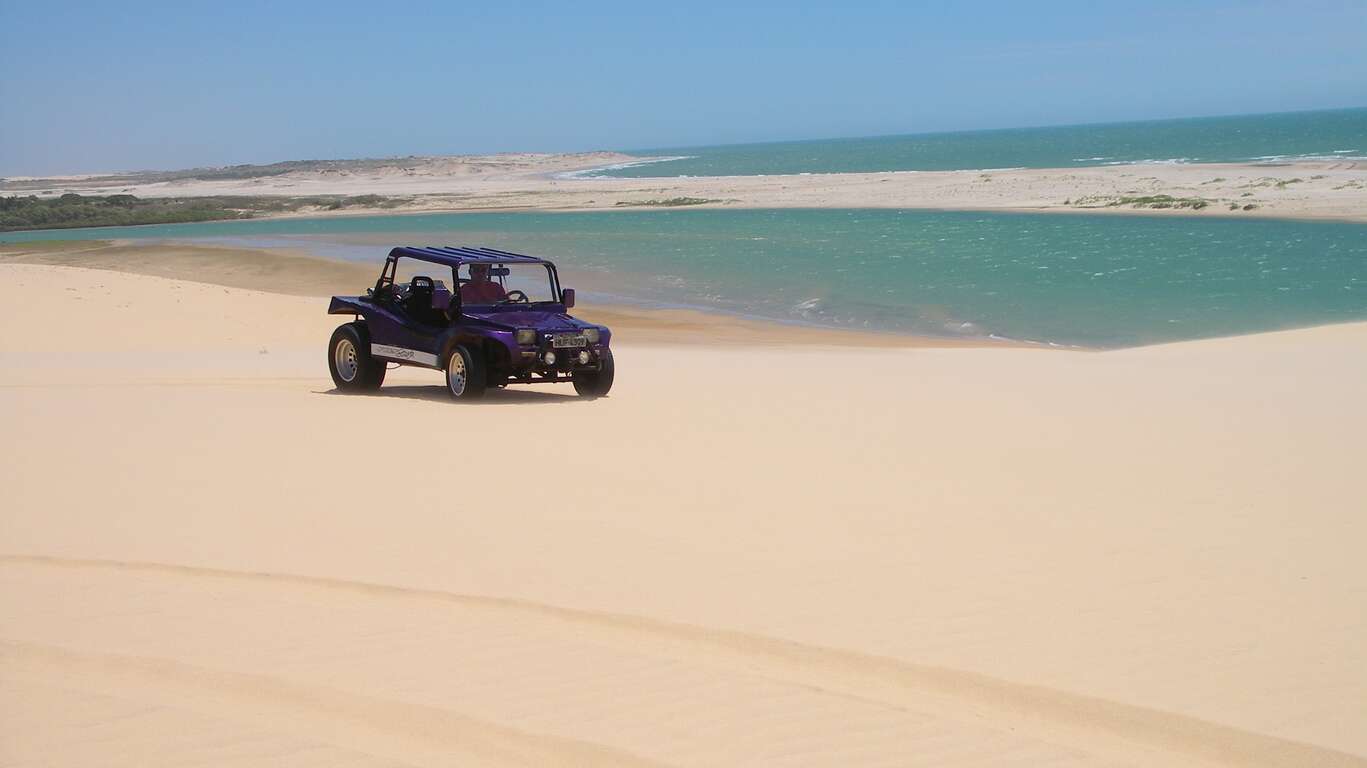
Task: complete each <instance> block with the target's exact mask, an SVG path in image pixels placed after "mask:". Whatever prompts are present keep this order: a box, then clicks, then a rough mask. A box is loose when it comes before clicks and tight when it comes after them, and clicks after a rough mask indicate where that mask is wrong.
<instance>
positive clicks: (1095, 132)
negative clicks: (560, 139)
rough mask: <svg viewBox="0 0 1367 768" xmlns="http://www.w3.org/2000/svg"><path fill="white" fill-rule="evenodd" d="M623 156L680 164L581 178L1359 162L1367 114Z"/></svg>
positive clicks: (1366, 147) (1366, 145) (1365, 145)
mask: <svg viewBox="0 0 1367 768" xmlns="http://www.w3.org/2000/svg"><path fill="white" fill-rule="evenodd" d="M625 151H627V152H628V153H630V154H633V155H639V156H645V157H650V158H676V159H665V160H662V161H659V160H657V161H655V162H648V163H640V164H630V165H626V166H619V167H612V168H607V169H599V170H595V171H589V172H581V173H580V174H578V175H581V176H586V177H592V176H608V177H634V178H642V177H657V176H756V175H773V174H789V173H863V172H877V171H950V170H960V169H972V168H1069V167H1081V166H1092V165H1108V164H1121V163H1137V162H1148V163H1226V162H1278V161H1283V160H1289V159H1300V158H1321V157H1323V158H1358V159H1362V158H1367V108H1361V109H1340V110H1329V111H1317V112H1287V113H1279V114H1269V115H1241V116H1237V117H1208V118H1187V119H1181V120H1160V121H1145V122H1135V123H1111V124H1105V125H1072V126H1056V127H1049V128H1013V129H1007V130H992V131H960V132H954V133H926V134H916V135H908V136H880V137H874V138H861V139H830V140H821V141H788V142H777V143H769V144H736V145H728V146H714V147H666V148H656V149H637V150H625Z"/></svg>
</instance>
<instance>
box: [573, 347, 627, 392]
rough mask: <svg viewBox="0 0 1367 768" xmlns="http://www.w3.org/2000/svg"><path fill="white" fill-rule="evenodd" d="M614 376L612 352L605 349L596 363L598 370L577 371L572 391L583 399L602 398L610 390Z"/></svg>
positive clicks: (615, 370)
mask: <svg viewBox="0 0 1367 768" xmlns="http://www.w3.org/2000/svg"><path fill="white" fill-rule="evenodd" d="M616 374H617V368H616V366H615V365H614V364H613V362H612V350H610V349H605V350H603V355H602V357H601V359H600V360H599V361H598V370H596V371H579V372H576V373H575V374H574V391H575V392H578V393H579V394H581V395H583V396H584V397H602V396H603V395H606V394H607V393H608V390H610V389H612V379H613V377H614V376H615V375H616Z"/></svg>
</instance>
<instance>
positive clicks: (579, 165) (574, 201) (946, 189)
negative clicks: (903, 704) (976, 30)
mask: <svg viewBox="0 0 1367 768" xmlns="http://www.w3.org/2000/svg"><path fill="white" fill-rule="evenodd" d="M632 159H633V158H632V157H631V156H628V155H622V154H619V153H610V152H596V153H582V154H574V155H530V154H513V155H493V156H473V157H435V158H404V159H402V160H394V161H384V162H381V161H346V162H348V163H352V164H353V165H354V166H355V167H352V166H350V165H345V164H343V165H342V167H341V168H340V169H339V168H323V169H318V170H304V171H290V172H288V173H281V174H277V175H269V176H259V177H254V178H240V179H226V180H207V181H206V180H203V179H197V178H176V179H174V180H169V181H168V180H161V179H160V175H159V174H142V175H138V174H132V175H124V176H118V177H110V178H100V177H90V176H68V177H61V178H56V179H31V178H11V179H4V180H0V194H24V195H27V194H37V195H41V196H52V195H59V194H64V193H68V192H74V193H77V194H104V195H108V194H133V195H137V196H139V197H154V198H155V197H202V196H210V195H278V196H287V197H300V196H309V195H384V196H388V197H395V198H403V199H402V201H400V202H398V203H396V204H395V206H394V207H388V208H383V209H379V208H367V207H364V206H349V207H348V208H347V209H346V210H345V211H340V212H339V211H328V210H325V209H323V208H317V209H307V208H306V209H303V210H300V211H297V212H294V213H290V214H285V215H294V216H299V215H307V216H317V215H356V214H364V213H376V212H383V213H391V214H392V213H395V212H403V211H410V212H416V211H472V210H596V209H613V210H616V209H623V208H628V209H630V208H641V207H648V208H655V207H660V206H661V204H662V203H668V202H669V201H675V202H677V201H678V200H679V199H680V198H688V199H690V204H691V205H695V207H713V208H717V207H728V208H926V209H946V210H1001V211H1035V212H1056V213H1067V212H1084V213H1131V214H1133V213H1139V214H1145V215H1165V214H1177V215H1188V216H1189V215H1198V216H1229V217H1239V218H1256V217H1275V218H1297V219H1335V220H1345V221H1367V163H1364V162H1362V161H1360V160H1341V161H1328V160H1326V161H1297V162H1267V163H1247V164H1216V163H1210V164H1133V165H1112V166H1098V167H1088V168H1046V169H1013V170H965V171H905V172H895V173H836V174H800V175H780V176H729V177H696V178H678V177H675V178H643V179H627V178H592V177H578V176H574V175H573V173H574V172H576V171H585V170H588V169H592V168H600V167H603V166H606V165H611V164H614V163H621V162H628V161H631V160H632ZM658 167H659V168H660V169H661V173H662V174H666V173H668V172H669V171H668V170H667V169H668V164H663V165H660V166H658ZM1160 195H1167V196H1169V197H1172V198H1175V199H1179V200H1187V201H1200V202H1201V204H1202V206H1201V207H1200V208H1199V209H1193V208H1192V207H1190V206H1181V207H1169V208H1156V207H1153V206H1152V205H1151V204H1142V203H1135V202H1127V201H1132V200H1134V199H1136V198H1138V199H1142V198H1146V197H1154V196H1160ZM698 201H706V202H698Z"/></svg>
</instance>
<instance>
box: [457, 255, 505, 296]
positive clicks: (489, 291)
mask: <svg viewBox="0 0 1367 768" xmlns="http://www.w3.org/2000/svg"><path fill="white" fill-rule="evenodd" d="M505 296H506V294H505V293H504V291H503V286H501V285H499V284H498V283H496V282H494V281H492V280H490V279H489V265H488V264H471V265H470V280H469V282H467V283H465V284H464V285H462V286H461V287H460V300H461V303H463V304H493V303H495V302H499V301H502V300H503V298H504V297H505Z"/></svg>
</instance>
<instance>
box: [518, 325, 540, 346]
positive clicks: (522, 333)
mask: <svg viewBox="0 0 1367 768" xmlns="http://www.w3.org/2000/svg"><path fill="white" fill-rule="evenodd" d="M517 343H518V344H522V345H523V346H530V345H532V344H535V343H536V329H535V328H518V329H517Z"/></svg>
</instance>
